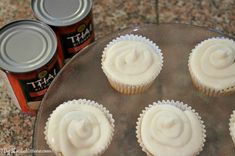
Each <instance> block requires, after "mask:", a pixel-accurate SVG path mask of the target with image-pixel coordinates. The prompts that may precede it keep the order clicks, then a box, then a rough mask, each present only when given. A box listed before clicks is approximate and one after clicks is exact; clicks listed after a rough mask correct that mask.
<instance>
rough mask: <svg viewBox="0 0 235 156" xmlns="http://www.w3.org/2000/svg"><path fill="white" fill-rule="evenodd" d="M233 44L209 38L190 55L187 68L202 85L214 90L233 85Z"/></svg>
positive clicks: (223, 39) (234, 47) (234, 69)
mask: <svg viewBox="0 0 235 156" xmlns="http://www.w3.org/2000/svg"><path fill="white" fill-rule="evenodd" d="M234 61H235V42H234V41H233V40H230V39H226V38H211V39H208V40H205V41H203V42H201V43H200V44H199V45H197V46H196V47H195V48H194V49H193V50H192V53H191V55H190V59H189V68H190V70H191V72H192V74H193V76H194V77H195V78H196V79H197V80H198V81H199V82H200V83H201V84H203V85H205V86H208V87H209V88H213V89H215V90H222V89H227V88H229V87H232V86H234V85H235V64H234Z"/></svg>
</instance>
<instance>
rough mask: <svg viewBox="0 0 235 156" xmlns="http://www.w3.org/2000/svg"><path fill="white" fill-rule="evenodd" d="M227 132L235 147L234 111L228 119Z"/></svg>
mask: <svg viewBox="0 0 235 156" xmlns="http://www.w3.org/2000/svg"><path fill="white" fill-rule="evenodd" d="M229 131H230V136H231V137H232V140H233V143H234V145H235V111H233V113H232V114H231V116H230V119H229Z"/></svg>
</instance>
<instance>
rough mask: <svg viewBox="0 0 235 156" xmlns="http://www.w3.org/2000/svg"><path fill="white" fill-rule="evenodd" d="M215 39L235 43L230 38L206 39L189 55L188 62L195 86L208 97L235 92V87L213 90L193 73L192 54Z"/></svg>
mask: <svg viewBox="0 0 235 156" xmlns="http://www.w3.org/2000/svg"><path fill="white" fill-rule="evenodd" d="M213 39H225V40H230V41H233V40H231V39H228V38H224V37H212V38H209V39H206V40H204V41H202V42H200V43H199V44H197V45H196V46H195V47H194V48H193V49H192V51H191V53H190V54H189V60H188V68H189V72H190V75H191V78H192V82H193V84H194V86H195V87H196V88H197V89H198V90H199V91H201V92H202V93H204V94H205V95H207V96H219V95H228V94H231V93H233V92H234V91H235V86H230V87H227V88H224V89H216V88H212V87H209V86H207V85H205V84H203V83H202V82H200V80H199V79H198V78H197V77H196V75H195V73H194V72H193V70H192V68H191V65H190V60H191V59H192V54H193V52H194V50H195V49H197V48H198V47H199V46H200V45H201V44H203V43H204V42H205V41H208V40H213ZM234 43H235V42H234Z"/></svg>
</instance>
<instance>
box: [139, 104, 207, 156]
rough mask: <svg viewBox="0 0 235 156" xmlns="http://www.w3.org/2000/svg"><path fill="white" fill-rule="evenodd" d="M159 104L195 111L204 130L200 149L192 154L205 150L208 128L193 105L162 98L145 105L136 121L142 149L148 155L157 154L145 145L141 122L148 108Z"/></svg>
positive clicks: (194, 155) (154, 155)
mask: <svg viewBox="0 0 235 156" xmlns="http://www.w3.org/2000/svg"><path fill="white" fill-rule="evenodd" d="M157 105H172V106H175V107H177V108H179V109H181V110H183V111H185V110H189V111H191V112H192V113H194V114H195V115H196V117H197V119H198V120H199V122H200V125H201V130H202V134H203V137H202V144H201V146H200V147H199V148H198V151H196V152H195V153H193V154H192V155H191V156H196V155H198V154H199V153H200V152H201V151H202V150H203V147H204V143H205V141H206V129H205V125H204V122H203V121H202V119H201V117H200V116H199V114H198V113H197V112H196V111H195V110H194V109H192V107H191V106H188V105H187V104H184V103H183V102H179V101H174V100H162V101H158V102H154V103H153V104H150V105H149V106H147V107H145V109H144V110H143V111H142V113H141V114H140V116H139V118H138V120H137V122H136V125H137V126H136V137H137V141H138V143H139V145H140V146H141V148H142V151H143V152H145V153H146V154H147V155H148V156H156V155H157V154H153V153H151V152H150V151H149V150H148V149H147V148H146V146H145V145H144V143H143V141H142V138H141V123H142V119H143V116H144V115H145V113H146V112H147V111H148V110H150V109H151V108H153V107H154V106H157Z"/></svg>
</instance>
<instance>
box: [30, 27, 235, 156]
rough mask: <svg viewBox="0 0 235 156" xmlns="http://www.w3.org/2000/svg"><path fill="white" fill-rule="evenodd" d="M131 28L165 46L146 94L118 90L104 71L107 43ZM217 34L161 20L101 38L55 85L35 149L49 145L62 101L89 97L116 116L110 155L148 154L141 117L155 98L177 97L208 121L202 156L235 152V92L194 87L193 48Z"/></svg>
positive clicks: (107, 155)
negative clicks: (138, 129)
mask: <svg viewBox="0 0 235 156" xmlns="http://www.w3.org/2000/svg"><path fill="white" fill-rule="evenodd" d="M126 33H134V34H140V35H144V36H146V37H148V38H150V39H151V40H153V41H154V42H156V43H157V45H159V47H160V48H161V49H162V52H163V54H164V65H163V70H162V71H161V73H160V75H159V76H158V77H157V79H156V80H155V82H154V84H153V85H152V86H151V87H150V89H149V90H148V91H146V92H144V93H143V94H138V95H131V96H128V95H123V94H120V93H118V92H116V91H115V90H113V89H112V88H111V86H110V85H109V83H108V81H107V79H106V77H105V75H104V74H103V72H102V70H101V65H100V63H101V62H100V59H101V54H102V50H103V48H104V47H105V45H106V44H107V43H108V42H109V41H110V40H112V39H113V38H115V37H117V36H119V35H121V34H126ZM214 36H222V34H219V33H217V32H214V31H210V30H208V29H205V28H200V27H195V26H190V25H184V24H161V25H158V26H157V25H142V26H139V27H132V28H129V29H126V30H124V31H121V32H117V33H113V34H111V35H109V36H107V37H105V38H103V39H100V40H98V41H96V42H95V43H94V44H92V45H91V46H89V47H87V48H85V49H84V50H83V51H82V52H81V53H79V54H77V55H76V56H75V57H74V58H73V59H72V60H71V61H70V62H69V63H68V64H67V65H66V66H65V67H64V69H63V70H62V71H61V72H60V74H59V75H58V77H57V78H56V79H55V81H54V82H53V84H52V85H51V86H50V89H49V90H48V92H47V94H46V96H45V97H44V100H43V102H42V104H41V107H40V109H39V112H38V116H37V121H36V125H35V131H34V132H35V133H34V148H35V149H49V148H48V146H47V145H46V142H45V140H44V134H43V131H44V127H45V122H46V120H47V118H48V117H49V114H50V113H51V112H52V111H53V110H54V109H55V108H56V107H57V106H58V105H59V104H60V103H62V102H64V101H67V100H71V99H78V98H86V99H92V100H95V101H97V102H98V103H101V104H103V105H104V106H105V107H107V108H108V109H109V110H110V112H111V113H112V114H113V117H114V119H115V120H116V122H115V126H116V127H115V135H114V138H113V140H112V143H111V145H110V146H109V148H108V150H107V151H106V152H105V153H104V155H105V156H110V155H113V156H127V155H128V156H144V155H145V154H144V153H143V152H142V151H141V148H140V146H139V145H138V143H137V140H136V137H135V136H136V134H135V126H136V121H137V117H138V116H139V114H140V113H141V110H142V109H144V107H146V106H147V105H149V104H151V103H152V102H154V101H157V100H162V99H173V100H179V101H183V102H184V103H187V104H189V105H190V106H192V107H193V108H194V109H195V110H196V111H197V112H198V113H199V114H200V115H201V117H202V119H203V120H204V121H205V125H206V130H207V138H206V143H205V147H204V150H203V152H201V153H200V156H232V155H235V148H234V145H233V142H232V139H231V137H230V135H229V127H228V122H229V116H230V114H231V113H232V110H233V109H235V103H234V101H235V95H229V96H220V97H207V96H205V95H203V94H202V93H200V92H199V91H198V90H197V89H196V88H195V87H194V86H193V84H192V81H191V78H190V74H189V71H188V65H187V64H188V57H189V53H190V51H191V49H192V48H193V47H194V46H195V45H196V44H197V43H199V42H201V41H202V40H204V39H207V38H209V37H214ZM48 155H50V154H48ZM51 155H53V154H51Z"/></svg>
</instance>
